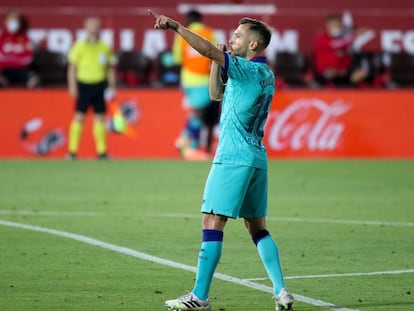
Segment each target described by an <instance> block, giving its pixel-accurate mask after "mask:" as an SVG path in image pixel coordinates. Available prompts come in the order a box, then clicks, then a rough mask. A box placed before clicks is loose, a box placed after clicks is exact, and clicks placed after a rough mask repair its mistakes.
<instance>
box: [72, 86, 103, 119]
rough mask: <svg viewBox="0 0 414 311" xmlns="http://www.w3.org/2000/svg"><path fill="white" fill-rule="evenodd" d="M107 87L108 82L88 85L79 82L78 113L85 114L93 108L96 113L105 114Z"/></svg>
mask: <svg viewBox="0 0 414 311" xmlns="http://www.w3.org/2000/svg"><path fill="white" fill-rule="evenodd" d="M106 86H107V83H106V82H100V83H96V84H86V83H82V82H79V81H78V99H77V101H76V111H77V112H83V113H85V112H86V111H87V110H88V107H89V106H92V107H93V111H94V112H95V113H105V112H106V104H105V98H104V93H105V89H106Z"/></svg>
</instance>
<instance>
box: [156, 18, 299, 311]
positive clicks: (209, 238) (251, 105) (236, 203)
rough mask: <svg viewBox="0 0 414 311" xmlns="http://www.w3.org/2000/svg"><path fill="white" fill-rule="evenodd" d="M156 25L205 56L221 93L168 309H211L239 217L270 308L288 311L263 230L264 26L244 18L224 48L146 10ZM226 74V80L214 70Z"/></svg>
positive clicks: (269, 81)
mask: <svg viewBox="0 0 414 311" xmlns="http://www.w3.org/2000/svg"><path fill="white" fill-rule="evenodd" d="M149 13H150V14H151V15H152V16H153V17H154V18H155V26H154V27H155V28H158V29H172V30H174V31H175V32H176V33H178V34H179V35H180V36H182V37H183V38H184V40H186V41H187V42H188V43H189V44H190V45H191V46H192V47H193V48H194V49H195V50H197V51H198V52H199V53H200V54H202V55H204V56H206V57H208V58H210V59H212V60H213V61H214V62H215V65H214V66H213V67H212V69H211V71H212V72H211V77H210V93H211V95H212V97H213V99H220V98H221V97H223V108H222V114H221V119H220V135H219V145H218V149H217V153H216V156H215V158H214V161H213V165H212V168H211V171H210V173H209V176H208V178H207V182H206V186H205V190H204V196H203V204H202V208H201V211H202V213H203V217H202V226H203V238H202V244H201V249H200V253H199V259H198V266H197V275H196V280H195V284H194V287H193V290H192V291H191V292H190V293H189V294H186V295H184V296H182V297H179V298H177V299H173V300H167V301H166V302H165V305H166V307H168V308H169V309H172V310H211V307H210V302H209V299H208V296H209V289H210V284H211V281H212V278H213V274H214V271H215V269H216V266H217V264H218V262H219V259H220V256H221V249H222V244H223V231H224V227H225V225H226V222H227V219H228V218H244V221H245V224H246V227H247V230H248V231H249V233H250V235H251V237H252V239H253V242H254V243H255V244H256V246H257V250H258V252H259V255H260V258H261V260H262V262H263V264H264V266H265V269H266V271H267V274H268V276H269V278H270V280H271V281H272V283H273V287H274V298H275V301H276V310H292V308H293V301H294V297H293V295H292V294H291V293H290V291H289V290H288V289H287V288H286V286H285V282H284V279H283V274H282V269H281V265H280V261H279V253H278V247H277V245H276V243H275V242H274V240H273V238H272V237H271V235H270V234H269V232H268V231H267V230H266V214H267V152H266V148H265V146H264V144H263V129H264V125H265V122H266V118H267V115H268V113H269V109H270V104H271V102H272V98H273V95H274V91H275V87H274V75H273V73H272V71H271V70H270V69H269V67H268V66H267V65H266V59H265V58H264V57H262V56H261V55H262V53H263V50H264V49H265V48H266V47H267V45H268V44H269V42H270V37H271V31H270V29H269V28H268V27H267V26H266V25H265V24H264V23H262V22H260V21H257V20H254V19H250V18H243V19H241V20H240V24H239V26H238V27H237V29H236V31H235V32H234V34H233V35H232V37H231V38H230V40H229V46H230V47H229V51H228V52H224V51H223V49H224V48H218V47H216V46H214V45H213V44H212V43H211V42H209V41H207V40H206V39H204V38H202V37H200V36H199V35H197V34H195V33H193V32H191V31H190V30H189V29H187V28H185V27H184V26H182V25H181V24H180V23H179V22H177V21H175V20H173V19H171V18H169V17H167V16H164V15H159V14H157V13H155V12H153V11H151V10H149ZM219 67H220V68H221V70H223V71H224V73H226V74H227V76H228V80H227V84H226V86H224V84H223V83H222V82H221V78H220V75H221V72H220V70H219Z"/></svg>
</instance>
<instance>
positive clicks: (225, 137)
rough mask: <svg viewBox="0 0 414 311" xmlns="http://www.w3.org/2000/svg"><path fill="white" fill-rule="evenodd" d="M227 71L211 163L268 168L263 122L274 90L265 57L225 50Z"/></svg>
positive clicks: (225, 70) (273, 80)
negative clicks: (214, 153) (217, 136)
mask: <svg viewBox="0 0 414 311" xmlns="http://www.w3.org/2000/svg"><path fill="white" fill-rule="evenodd" d="M225 60H226V62H225V67H224V68H223V72H224V73H226V74H227V75H228V80H227V85H226V89H225V92H224V98H223V106H222V112H221V117H220V135H219V145H218V147H217V152H216V156H215V158H214V162H213V163H226V164H235V165H246V166H252V167H257V168H261V169H266V168H267V152H266V147H265V145H264V143H263V135H264V133H263V131H264V126H265V123H266V120H267V116H268V114H269V110H270V105H271V103H272V99H273V95H274V93H275V78H274V75H273V72H272V71H271V70H270V68H269V67H268V66H267V64H266V58H264V57H255V58H253V59H252V60H247V59H245V58H242V57H238V56H231V55H229V54H227V53H225Z"/></svg>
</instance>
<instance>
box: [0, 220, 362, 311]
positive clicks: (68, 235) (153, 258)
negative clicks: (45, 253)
mask: <svg viewBox="0 0 414 311" xmlns="http://www.w3.org/2000/svg"><path fill="white" fill-rule="evenodd" d="M0 225H2V226H6V227H12V228H19V229H25V230H31V231H36V232H43V233H48V234H52V235H56V236H60V237H64V238H68V239H72V240H75V241H78V242H82V243H86V244H89V245H93V246H98V247H101V248H104V249H109V250H112V251H114V252H118V253H121V254H125V255H129V256H132V257H135V258H139V259H142V260H145V261H149V262H154V263H157V264H160V265H163V266H168V267H172V268H177V269H181V270H184V271H189V272H193V273H195V272H196V271H197V268H196V267H193V266H190V265H186V264H182V263H179V262H175V261H171V260H168V259H164V258H160V257H156V256H152V255H149V254H146V253H143V252H139V251H136V250H133V249H131V248H127V247H122V246H119V245H115V244H111V243H106V242H103V241H100V240H96V239H93V238H90V237H87V236H83V235H79V234H75V233H70V232H66V231H60V230H55V229H49V228H45V227H39V226H33V225H27V224H22V223H17V222H11V221H6V220H1V219H0ZM214 277H215V278H217V279H220V280H223V281H227V282H230V283H234V284H237V285H243V286H246V287H249V288H252V289H256V290H259V291H262V292H266V293H271V294H273V289H272V288H271V287H269V286H265V285H261V284H257V283H254V282H251V281H247V280H243V279H240V278H236V277H233V276H230V275H226V274H222V273H215V274H214ZM294 296H295V299H296V300H298V301H301V302H304V303H307V304H311V305H314V306H318V307H323V308H328V309H330V310H335V311H358V310H356V309H348V308H342V307H338V306H336V305H334V304H332V303H330V302H325V301H322V300H319V299H314V298H310V297H306V296H302V295H298V294H294Z"/></svg>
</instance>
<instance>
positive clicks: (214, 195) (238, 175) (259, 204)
mask: <svg viewBox="0 0 414 311" xmlns="http://www.w3.org/2000/svg"><path fill="white" fill-rule="evenodd" d="M267 187H268V184H267V170H263V169H258V168H255V167H250V166H241V165H231V164H213V166H212V167H211V170H210V173H209V175H208V178H207V182H206V186H205V189H204V195H203V203H202V207H201V212H202V213H208V214H216V215H223V216H227V217H231V218H259V217H265V216H266V215H267Z"/></svg>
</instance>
